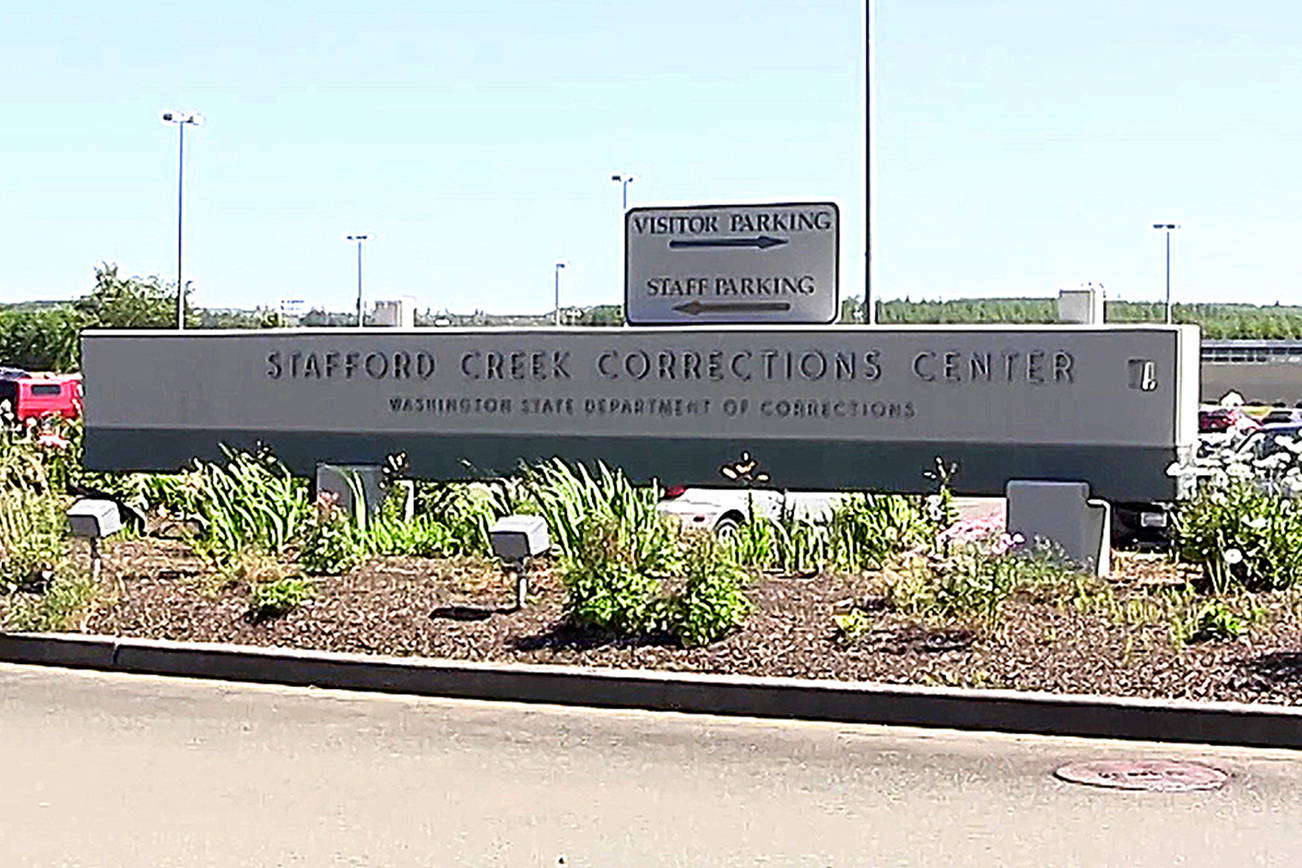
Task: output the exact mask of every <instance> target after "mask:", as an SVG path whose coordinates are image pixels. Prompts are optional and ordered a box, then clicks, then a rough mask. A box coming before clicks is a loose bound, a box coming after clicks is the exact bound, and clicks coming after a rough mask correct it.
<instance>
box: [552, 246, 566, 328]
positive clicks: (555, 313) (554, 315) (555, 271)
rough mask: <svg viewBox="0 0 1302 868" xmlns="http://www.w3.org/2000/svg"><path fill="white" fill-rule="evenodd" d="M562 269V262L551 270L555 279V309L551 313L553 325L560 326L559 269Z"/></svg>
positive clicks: (563, 265) (563, 264)
mask: <svg viewBox="0 0 1302 868" xmlns="http://www.w3.org/2000/svg"><path fill="white" fill-rule="evenodd" d="M564 267H565V263H564V262H558V263H556V268H554V269H553V270H552V271H553V274H554V276H555V278H556V308H555V310H554V311H553V312H552V324H553V325H560V324H561V269H562V268H564Z"/></svg>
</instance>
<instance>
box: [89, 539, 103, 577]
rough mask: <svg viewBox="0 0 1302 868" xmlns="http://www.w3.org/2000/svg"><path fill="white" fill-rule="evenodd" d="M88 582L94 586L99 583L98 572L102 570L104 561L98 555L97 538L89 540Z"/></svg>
mask: <svg viewBox="0 0 1302 868" xmlns="http://www.w3.org/2000/svg"><path fill="white" fill-rule="evenodd" d="M89 542H90V580H91V581H92V582H94V583H96V584H98V583H99V575H100V571H101V570H103V568H104V559H103V558H101V557H100V554H99V537H95V536H93V537H91V538H90V540H89Z"/></svg>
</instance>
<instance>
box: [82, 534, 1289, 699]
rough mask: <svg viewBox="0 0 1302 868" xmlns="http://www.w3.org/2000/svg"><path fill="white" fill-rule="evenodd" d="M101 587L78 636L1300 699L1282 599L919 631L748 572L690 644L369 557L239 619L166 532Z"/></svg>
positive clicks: (461, 570) (109, 573)
mask: <svg viewBox="0 0 1302 868" xmlns="http://www.w3.org/2000/svg"><path fill="white" fill-rule="evenodd" d="M104 581H105V589H106V590H105V593H104V594H103V595H102V597H103V599H102V600H101V602H100V605H99V606H98V608H97V609H96V611H95V612H93V613H92V615H91V616H90V618H89V619H88V621H87V622H86V624H85V630H86V631H87V632H91V633H102V634H116V635H120V636H127V637H139V638H152V639H172V640H181V641H205V642H233V643H239V644H247V645H261V646H279V647H293V648H310V649H319V650H328V651H349V652H362V653H375V654H388V655H420V656H426V657H444V658H456V659H463V660H476V661H503V662H519V663H542V664H547V663H557V664H571V665H583V666H601V667H614V668H642V669H665V670H676V671H690V672H712V673H727V674H744V675H766V676H794V677H803V678H826V679H849V680H871V681H883V682H893V683H907V684H940V685H954V686H970V687H998V688H1013V689H1019V690H1046V691H1054V692H1063V693H1098V694H1114V695H1122V696H1150V697H1179V698H1185V699H1215V700H1240V701H1268V702H1278V703H1286V704H1296V703H1302V618H1300V617H1299V611H1298V608H1299V607H1296V606H1294V605H1293V600H1294V597H1292V596H1290V595H1286V594H1273V595H1261V596H1260V604H1261V605H1263V606H1267V607H1269V610H1270V614H1269V616H1268V617H1267V618H1266V619H1265V621H1264V622H1263V623H1260V624H1258V625H1256V626H1255V627H1254V628H1253V629H1252V631H1251V633H1250V634H1249V635H1248V636H1246V637H1244V638H1241V639H1238V640H1230V641H1218V642H1202V643H1197V644H1192V645H1185V646H1181V645H1178V644H1176V643H1173V642H1172V641H1171V639H1170V637H1169V634H1168V631H1167V627H1166V625H1165V624H1158V623H1154V624H1144V625H1140V626H1133V625H1131V626H1125V625H1120V624H1118V623H1116V622H1115V620H1110V619H1109V618H1108V617H1106V616H1104V615H1102V614H1099V613H1096V612H1090V611H1086V612H1081V611H1077V610H1076V609H1075V608H1074V607H1072V606H1063V605H1059V604H1057V603H1054V602H1051V601H1036V600H1031V599H1017V600H1014V601H1013V602H1012V603H1010V605H1009V607H1008V609H1007V611H1006V614H1005V617H1004V618H1003V619H1002V621H1001V627H1000V628H999V629H998V630H997V631H996V632H994V633H988V632H987V633H983V632H982V631H979V630H976V631H973V630H970V629H966V628H964V627H963V626H961V625H934V624H932V625H928V624H921V623H917V622H914V621H910V620H909V619H907V618H905V617H903V616H901V615H900V614H899V613H898V612H896V611H894V610H892V609H891V607H890V606H889V605H887V604H886V603H885V601H884V600H883V598H882V597H881V590H882V578H881V577H880V576H878V575H860V576H854V575H821V576H816V577H800V576H778V575H765V576H762V577H760V578H759V579H757V580H756V583H755V584H754V585H753V586H752V587H751V588H750V589H749V592H748V593H749V595H750V597H751V599H752V600H753V601H754V603H755V612H754V613H753V614H752V615H751V617H750V619H749V620H748V621H747V622H746V624H745V626H744V627H743V628H742V629H740V630H738V631H737V632H735V633H734V634H732V635H730V636H728V637H727V638H725V639H723V640H721V641H719V642H717V643H715V644H713V645H710V646H708V647H705V648H695V649H684V648H681V647H678V646H677V645H675V644H673V643H672V642H671V641H655V640H642V641H630V640H626V639H614V638H611V637H607V636H602V635H594V634H593V633H591V632H588V631H584V630H581V629H577V628H575V627H572V626H571V625H569V624H568V623H567V622H566V620H565V618H564V615H563V612H562V602H563V594H562V590H561V588H560V585H559V582H558V581H557V579H556V577H555V576H553V575H552V574H551V573H550V572H549V571H548V570H547V569H545V568H543V569H539V570H536V571H535V572H534V573H532V574H531V577H530V603H529V605H528V606H527V607H526V608H525V609H524V610H523V611H519V612H515V611H510V608H511V606H512V604H513V602H514V586H513V584H509V583H508V581H507V579H506V578H505V577H504V576H503V575H502V573H501V572H500V571H499V570H498V569H497V568H496V567H495V566H494V565H492V564H487V563H483V562H476V561H472V560H424V559H417V558H386V559H382V560H376V561H372V562H370V563H367V564H366V565H364V566H362V567H360V568H358V569H356V570H354V571H353V572H351V573H349V574H348V575H345V576H340V577H327V578H322V579H320V580H319V585H318V588H319V590H318V593H317V595H316V597H315V598H314V599H313V600H311V601H309V602H308V603H306V604H305V605H304V606H302V607H301V608H300V609H298V610H296V611H293V612H291V613H290V614H288V615H285V616H283V617H280V618H273V619H268V620H265V621H262V622H256V621H254V620H252V619H250V618H249V616H248V614H247V588H244V587H228V588H225V589H217V588H215V586H214V583H213V582H212V580H211V577H210V576H209V575H208V573H207V571H206V570H205V569H204V567H203V565H202V564H201V563H200V562H199V561H198V560H196V559H195V558H194V557H193V556H192V555H190V553H189V552H188V550H187V549H186V548H185V547H184V546H183V545H182V544H181V543H179V542H174V541H168V540H157V539H141V540H131V541H121V542H117V543H114V544H112V546H111V547H110V548H109V549H108V551H107V553H106V572H105V576H104ZM1114 581H1115V583H1116V587H1117V588H1118V589H1121V590H1127V589H1136V588H1140V587H1142V586H1154V585H1162V584H1170V583H1179V582H1180V581H1181V575H1180V573H1179V572H1178V570H1177V569H1176V568H1175V567H1173V566H1172V565H1170V564H1169V563H1167V562H1166V561H1165V559H1163V558H1161V557H1160V556H1154V555H1148V556H1145V555H1121V556H1120V558H1119V564H1118V570H1117V574H1116V576H1114ZM852 604H858V605H861V606H865V607H866V608H867V609H868V610H869V611H870V612H871V616H872V618H873V626H872V628H871V630H870V631H869V632H868V633H867V634H866V635H865V636H863V637H862V638H861V640H860V641H858V642H855V643H853V644H851V645H849V646H843V645H842V644H840V643H838V641H837V632H836V630H835V628H834V625H833V621H832V615H833V614H834V613H837V612H844V611H846V610H847V609H848V608H849V607H850V606H851V605H852Z"/></svg>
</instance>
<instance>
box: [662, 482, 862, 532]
mask: <svg viewBox="0 0 1302 868" xmlns="http://www.w3.org/2000/svg"><path fill="white" fill-rule="evenodd" d="M843 497H845V494H844V493H842V492H836V491H775V490H773V489H771V488H689V487H686V486H681V485H673V486H669V487H668V488H666V489H665V491H664V495H663V496H662V497H661V500H660V505H659V510H660V512H661V514H662V515H671V516H674V517H675V518H677V519H678V520H679V521H680V522H681V523H682V525H683V527H685V528H688V529H700V530H709V531H711V532H713V533H714V534H715V535H716V536H720V537H726V536H730V535H731V534H732V533H733V532H734V531H736V530H737V528H738V527H739V526H740V525H741V524H743V523H744V522H745V521H746V519H747V518H748V517H749V516H750V515H751V514H752V511H753V513H754V514H755V515H757V516H763V517H766V518H774V519H776V518H781V517H782V516H784V515H785V516H790V517H791V518H794V519H797V520H809V521H817V520H820V519H826V518H827V517H828V516H830V515H831V512H832V510H833V509H835V508H836V504H837V503H838V502H840V500H841V499H842V498H843Z"/></svg>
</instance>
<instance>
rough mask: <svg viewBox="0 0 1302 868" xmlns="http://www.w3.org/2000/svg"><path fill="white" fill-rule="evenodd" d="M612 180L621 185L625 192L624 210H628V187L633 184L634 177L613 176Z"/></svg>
mask: <svg viewBox="0 0 1302 868" xmlns="http://www.w3.org/2000/svg"><path fill="white" fill-rule="evenodd" d="M610 180H612V181H614V182H615V183H617V184H619V185H620V187H621V188H622V189H623V192H624V210H625V211H627V210H628V185H629V184H632V183H633V176H632V175H611V176H610Z"/></svg>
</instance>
